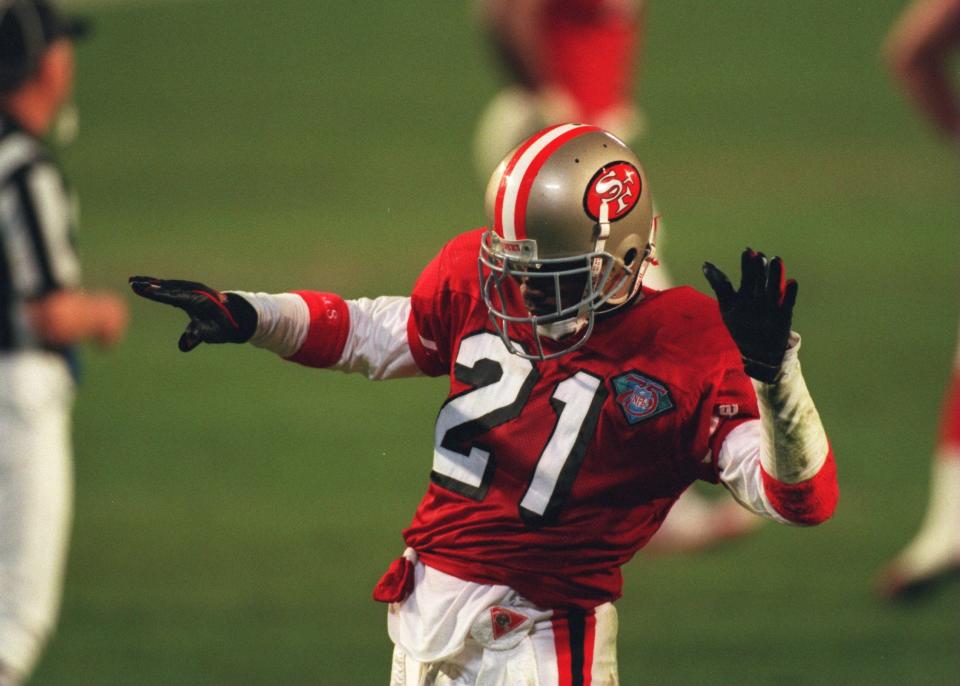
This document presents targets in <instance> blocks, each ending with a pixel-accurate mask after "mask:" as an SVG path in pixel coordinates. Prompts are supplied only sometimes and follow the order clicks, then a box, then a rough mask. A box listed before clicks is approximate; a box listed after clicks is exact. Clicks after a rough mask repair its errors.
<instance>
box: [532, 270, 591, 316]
mask: <svg viewBox="0 0 960 686" xmlns="http://www.w3.org/2000/svg"><path fill="white" fill-rule="evenodd" d="M582 264H583V263H582V262H577V263H576V264H574V265H549V266H548V265H544V267H543V268H541V269H540V270H539V271H538V272H537V274H538V276H536V277H523V276H521V277H520V295H521V297H522V298H523V304H524V305H525V306H526V307H527V309H528V310H529V311H530V314H532V315H534V316H536V317H541V316H545V315H550V314H555V313H556V312H558V311H560V310H562V309H563V308H564V307H569V306H570V305H571V304H574V303H578V302H580V299H581V298H582V297H583V292H584V289H585V288H586V285H587V273H586V272H579V273H576V274H568V275H565V276H562V277H560V279H559V281H560V287H559V292H560V306H558V305H557V299H556V293H557V289H555V288H554V283H555V282H554V279H552V278H550V277H548V276H546V275H547V274H551V273H553V272H556V271H563V270H564V269H571V268H576V267H577V266H582Z"/></svg>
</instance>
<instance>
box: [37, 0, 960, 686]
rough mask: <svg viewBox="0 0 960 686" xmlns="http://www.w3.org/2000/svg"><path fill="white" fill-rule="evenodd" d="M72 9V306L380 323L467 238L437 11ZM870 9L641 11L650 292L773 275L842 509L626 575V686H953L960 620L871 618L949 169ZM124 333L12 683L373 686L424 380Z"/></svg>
mask: <svg viewBox="0 0 960 686" xmlns="http://www.w3.org/2000/svg"><path fill="white" fill-rule="evenodd" d="M78 4H79V3H78ZM84 4H85V5H87V6H88V7H89V10H88V11H89V12H90V13H91V14H92V15H93V16H94V18H95V20H96V23H97V31H96V35H95V37H94V39H92V40H91V41H90V42H89V43H88V44H86V45H84V46H83V47H82V48H81V50H80V52H79V59H80V64H79V85H78V89H79V93H78V102H79V104H80V106H81V111H82V115H83V116H82V119H83V123H82V124H83V125H82V135H81V138H80V140H79V141H78V142H77V144H76V145H74V146H73V147H72V148H70V149H69V150H67V151H65V152H64V153H63V160H64V163H65V165H66V166H67V168H68V170H69V172H70V175H71V177H72V179H73V181H74V182H75V185H76V186H77V188H78V190H79V191H80V194H81V198H82V202H83V222H82V223H83V228H82V232H81V233H82V235H81V247H82V256H83V259H84V263H85V265H86V276H87V282H88V284H89V286H90V287H106V288H114V289H125V282H126V277H127V276H128V275H130V274H137V273H146V274H153V275H158V276H165V277H171V278H195V279H199V280H204V281H206V282H208V283H210V284H211V285H214V286H217V287H221V288H229V287H235V288H246V289H251V290H265V291H281V290H286V289H292V288H314V289H318V290H331V291H335V292H339V293H341V294H343V295H345V296H349V297H355V296H361V295H378V294H382V293H394V294H405V293H407V292H408V290H409V288H410V286H411V284H412V282H413V280H414V279H415V277H416V275H417V274H418V272H419V269H420V267H421V266H422V265H423V264H424V263H425V262H426V261H427V260H428V259H429V258H430V257H431V256H432V255H433V253H434V252H435V251H436V250H437V249H438V247H439V245H440V244H441V243H442V242H443V241H444V240H445V239H446V238H447V237H449V236H452V235H453V234H454V233H456V232H458V231H460V230H462V229H466V228H471V227H475V226H479V225H481V224H482V223H483V222H484V217H483V208H482V186H481V183H480V182H479V181H478V179H477V178H476V177H475V175H474V172H473V168H472V165H471V163H470V157H469V151H470V140H471V139H470V137H471V134H472V127H473V123H474V118H475V116H476V115H477V113H478V112H479V110H480V108H481V107H482V105H483V104H484V103H485V102H486V100H487V98H488V97H490V96H491V95H492V93H493V92H495V90H496V88H497V86H498V75H497V73H496V72H495V70H494V69H493V68H492V66H491V61H490V60H489V59H488V57H489V56H488V55H487V53H486V47H485V45H484V43H483V40H482V37H481V36H480V35H479V33H478V32H477V31H476V30H475V28H474V26H473V24H472V21H471V15H470V9H469V3H467V2H466V1H465V0H454V1H433V2H429V1H427V0H409V1H407V2H403V3H391V2H382V3H381V2H377V3H374V2H369V3H348V2H333V1H330V2H317V1H316V0H273V1H272V2H269V3H266V2H258V1H254V0H202V1H197V2H173V1H171V0H158V1H156V2H129V3H123V2H114V3H103V4H100V3H96V2H92V3H91V2H88V3H84ZM900 4H901V3H900V2H899V1H898V0H870V2H848V1H844V0H805V2H802V3H786V2H770V1H769V0H738V1H737V2H727V3H701V2H692V1H690V0H686V1H680V2H667V1H661V2H654V3H652V8H651V12H650V25H649V42H648V50H647V60H646V63H645V64H644V67H643V81H642V90H641V93H640V99H641V101H642V103H643V105H644V107H645V109H646V111H647V113H648V115H649V118H650V122H651V131H650V134H649V136H648V137H647V138H646V139H645V141H644V142H643V143H642V144H641V145H640V146H639V151H640V153H641V156H642V158H643V159H644V160H646V163H647V168H648V171H649V173H650V176H651V183H652V184H653V187H654V189H655V193H656V195H657V198H658V204H659V205H660V209H661V211H662V213H663V215H664V219H665V226H666V229H665V233H666V241H665V242H666V248H665V257H666V261H667V262H668V263H669V265H670V267H671V268H672V270H673V272H674V274H675V275H676V276H677V277H678V278H679V279H680V280H683V281H686V282H689V283H692V284H694V285H695V286H697V287H698V288H701V289H702V290H703V289H706V284H705V283H704V282H703V280H702V277H701V276H700V273H699V265H700V264H701V262H702V261H703V260H704V259H711V260H713V261H716V262H717V263H718V264H720V265H721V266H724V267H726V268H729V269H735V268H736V264H737V256H738V255H739V252H740V250H741V249H742V248H743V247H744V246H745V245H751V246H754V247H758V248H762V249H764V250H766V251H768V252H777V253H780V254H782V255H784V256H785V257H786V260H787V264H788V266H789V268H790V269H791V271H792V273H793V274H794V275H795V276H797V278H798V279H799V281H800V284H801V289H800V302H799V305H798V308H797V312H796V324H795V326H796V328H797V329H798V330H799V331H801V332H802V333H803V334H804V350H803V359H804V365H805V371H806V376H807V380H808V383H809V385H810V386H811V388H812V390H813V392H814V395H815V397H816V399H817V401H818V405H819V407H820V411H821V414H822V415H823V417H824V419H825V423H826V425H827V429H828V431H829V433H830V435H831V439H832V441H833V444H834V447H835V451H836V454H837V460H838V463H839V467H840V477H841V488H842V502H841V505H840V508H839V510H838V512H837V514H836V517H835V518H834V520H833V521H831V522H830V523H829V524H827V525H826V526H824V527H822V528H819V529H813V530H798V529H791V528H787V527H777V526H775V525H773V524H768V525H767V526H765V527H764V528H763V529H762V530H761V531H760V533H759V534H758V535H756V536H755V537H753V538H750V539H747V540H743V541H740V542H737V543H736V544H734V545H731V546H729V547H726V548H723V549H721V550H717V551H715V552H711V553H709V554H705V555H702V556H698V557H687V558H674V559H652V558H649V557H646V556H644V555H643V554H641V555H640V556H638V558H637V559H636V560H635V561H634V562H633V563H631V564H630V565H629V567H628V569H627V570H626V573H627V584H626V589H625V597H624V599H623V600H622V601H621V602H620V603H619V608H620V613H621V634H620V642H619V650H620V663H621V677H622V681H623V683H624V684H626V685H629V686H634V685H639V684H644V685H647V684H658V685H659V684H662V685H667V686H673V685H677V686H686V685H691V686H692V685H702V684H723V685H726V684H738V685H741V686H752V685H756V686H761V685H763V686H767V685H785V686H786V685H790V686H792V685H797V686H801V685H802V686H807V685H811V686H812V685H820V684H822V685H824V686H832V685H836V684H844V685H846V684H850V685H863V686H867V685H870V686H879V685H890V686H904V685H911V686H912V685H917V686H920V685H923V686H927V685H941V684H942V685H946V684H953V683H957V682H958V680H960V664H958V659H960V658H958V654H957V644H958V635H960V631H958V620H957V616H958V615H957V612H956V611H957V609H958V605H960V602H958V601H960V587H957V586H953V587H952V588H946V589H942V590H940V591H939V592H938V593H936V594H934V595H933V596H932V597H930V598H928V599H927V600H926V601H925V602H922V603H919V604H915V605H910V606H889V605H885V604H883V603H881V602H879V601H878V600H877V599H875V598H874V597H873V596H872V594H871V592H870V579H871V576H872V575H873V574H874V573H875V571H876V570H877V568H878V566H879V565H880V564H881V562H882V561H883V560H885V559H886V558H888V557H889V556H890V555H892V554H893V553H894V552H895V551H896V550H898V549H899V547H900V546H901V545H902V544H903V543H905V542H906V541H907V540H908V538H909V537H910V535H911V534H912V532H913V531H914V530H915V528H916V527H917V525H918V523H919V521H920V518H921V516H922V513H923V509H924V505H925V499H926V492H927V479H928V473H929V465H930V459H929V455H930V453H931V450H932V447H933V441H934V434H935V429H936V423H937V415H938V412H939V403H940V399H941V396H942V393H943V389H944V386H945V384H946V380H947V375H948V370H949V369H950V364H951V360H952V356H953V352H954V345H955V340H956V325H957V317H958V311H960V294H958V290H960V289H958V276H957V275H958V269H957V257H958V255H960V245H958V239H957V236H958V231H957V228H958V219H960V217H958V204H957V198H956V190H957V182H958V179H957V176H956V165H955V162H956V160H955V159H954V158H953V156H952V155H951V154H950V151H949V150H947V149H945V148H942V147H941V146H940V144H939V142H938V141H937V140H936V139H935V137H934V136H933V134H932V133H931V132H930V131H929V130H928V129H927V128H926V127H925V126H924V125H923V124H922V123H921V122H920V121H919V120H918V119H917V118H916V117H915V115H914V114H913V112H912V111H911V110H910V109H909V108H908V106H907V105H906V104H905V103H904V102H902V100H901V99H900V97H899V95H898V93H897V92H895V90H894V88H893V87H892V86H891V85H890V83H889V80H888V79H887V77H886V74H885V73H884V71H883V68H882V63H881V60H880V57H879V51H880V43H881V41H882V38H883V35H884V33H885V31H886V29H887V27H888V25H889V23H890V22H891V21H892V19H893V17H894V16H895V15H896V14H897V11H898V10H899V7H900ZM129 300H130V306H131V310H132V323H131V330H130V333H129V337H128V339H127V340H126V341H125V343H124V344H123V346H122V347H121V348H120V349H119V350H118V351H117V352H116V353H115V354H111V355H107V354H101V353H99V352H97V351H95V350H89V351H87V352H86V353H85V355H84V358H85V362H86V379H85V383H84V386H83V389H82V393H81V396H80V399H79V402H78V407H77V413H76V480H77V496H76V521H75V531H74V540H73V547H72V552H71V556H70V563H69V571H68V578H67V586H66V593H65V598H64V607H63V615H62V621H61V624H60V627H59V631H58V633H57V635H56V637H55V638H54V639H53V641H52V642H51V644H50V646H49V649H48V651H47V652H46V654H45V656H44V659H43V661H42V663H41V665H40V667H39V669H38V671H37V673H36V676H35V679H34V680H33V682H32V684H35V685H37V686H39V685H56V686H70V685H91V686H99V685H104V686H106V685H111V686H112V685H117V686H120V685H123V686H135V685H147V684H149V685H151V686H152V685H157V686H161V685H162V686H166V685H178V686H179V685H184V686H187V685H190V686H193V685H201V684H203V685H227V684H233V685H243V686H246V685H250V686H256V685H302V684H319V685H323V686H366V685H368V684H369V685H376V684H386V683H387V679H388V673H389V655H390V649H391V648H390V643H389V640H388V639H387V637H386V631H385V624H386V622H385V612H384V608H383V607H382V606H380V605H379V604H377V603H374V602H373V601H372V600H371V598H370V591H371V589H372V587H373V585H374V583H375V582H376V580H377V579H378V578H379V575H380V574H381V572H382V571H383V570H384V569H385V568H386V565H387V564H388V563H389V561H390V560H392V559H393V558H394V557H395V556H396V555H397V554H398V553H399V552H400V551H401V549H402V541H401V538H400V530H401V529H402V528H403V527H404V526H405V525H406V524H407V523H408V521H409V519H410V517H411V515H412V513H413V510H414V508H415V506H416V504H417V502H418V501H419V499H420V496H421V495H422V493H423V491H424V489H425V487H426V484H427V476H428V472H429V468H430V460H431V445H432V423H433V420H434V417H435V413H436V411H437V409H438V408H439V405H440V403H441V401H442V399H443V396H444V389H445V384H444V383H443V380H407V381H397V382H392V383H380V384H374V383H370V382H367V381H366V380H364V379H362V378H351V377H347V376H344V375H340V374H332V373H326V372H321V371H313V370H307V369H304V368H299V367H296V366H294V365H290V364H286V363H282V362H280V361H278V360H277V359H274V358H273V357H272V356H271V355H269V354H267V353H264V352H262V351H258V350H254V349H248V348H245V347H240V346H236V347H222V348H216V349H215V348H209V347H207V348H203V349H200V350H198V351H196V352H194V353H192V354H190V355H183V354H181V353H179V352H178V351H177V349H176V345H175V344H176V339H177V336H178V335H179V330H180V327H181V325H182V323H183V321H182V317H181V316H180V315H179V313H177V312H175V311H173V310H172V309H166V308H160V307H157V306H153V305H150V304H148V303H145V302H143V301H137V302H134V299H133V296H130V298H129Z"/></svg>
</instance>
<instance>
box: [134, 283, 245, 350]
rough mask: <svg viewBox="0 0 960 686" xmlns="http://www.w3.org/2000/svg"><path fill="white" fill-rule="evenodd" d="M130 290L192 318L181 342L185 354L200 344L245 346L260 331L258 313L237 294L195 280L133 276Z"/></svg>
mask: <svg viewBox="0 0 960 686" xmlns="http://www.w3.org/2000/svg"><path fill="white" fill-rule="evenodd" d="M130 288H132V289H133V292H134V293H136V294H137V295H141V296H143V297H144V298H147V299H148V300H155V301H156V302H158V303H165V304H167V305H173V306H174V307H179V308H180V309H181V310H183V311H184V312H186V313H187V314H188V315H190V323H189V324H187V328H186V330H185V331H184V332H183V334H182V335H181V336H180V342H179V346H180V350H182V351H183V352H185V353H186V352H190V351H191V350H193V349H194V348H196V347H197V346H198V345H200V343H245V342H246V341H248V340H250V337H251V336H252V335H253V334H254V332H255V331H256V330H257V312H256V310H254V309H253V305H251V304H250V303H249V302H247V301H246V300H244V299H243V298H241V297H240V296H239V295H237V294H235V293H221V292H220V291H217V290H214V289H213V288H210V287H209V286H204V285H203V284H202V283H197V282H195V281H175V280H174V281H166V280H164V279H155V278H153V277H151V276H131V277H130Z"/></svg>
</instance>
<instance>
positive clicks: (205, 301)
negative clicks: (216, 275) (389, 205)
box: [130, 276, 420, 379]
mask: <svg viewBox="0 0 960 686" xmlns="http://www.w3.org/2000/svg"><path fill="white" fill-rule="evenodd" d="M130 287H131V288H132V289H133V292H134V293H136V294H137V295H140V296H142V297H144V298H147V299H149V300H153V301H155V302H159V303H164V304H167V305H173V306H174V307H178V308H180V309H181V310H183V311H184V312H186V313H187V315H188V316H189V317H190V322H189V323H188V324H187V327H186V329H185V330H184V332H183V334H182V335H181V336H180V341H179V347H180V350H182V351H184V352H189V351H190V350H193V349H194V348H196V347H197V346H198V345H199V344H200V343H246V342H249V343H250V344H251V345H254V346H256V347H259V348H265V349H267V350H270V351H272V352H274V353H276V354H278V355H280V356H281V357H283V358H285V359H288V360H290V361H292V362H297V363H299V364H303V365H306V366H309V367H321V368H331V369H338V370H340V371H345V372H360V373H363V374H365V375H366V376H367V377H369V378H371V379H386V378H394V377H404V376H414V375H417V374H419V373H420V370H419V368H418V367H417V365H416V363H415V362H414V360H413V357H412V355H411V352H410V349H409V346H408V343H407V320H408V318H409V314H410V299H409V298H406V297H397V296H382V297H379V298H374V299H368V298H360V299H357V300H344V299H343V298H341V297H340V296H338V295H335V294H333V293H319V292H316V291H297V292H295V293H277V294H271V293H251V292H247V291H218V290H216V289H214V288H210V287H209V286H206V285H204V284H202V283H198V282H195V281H179V280H164V279H157V278H154V277H148V276H132V277H130Z"/></svg>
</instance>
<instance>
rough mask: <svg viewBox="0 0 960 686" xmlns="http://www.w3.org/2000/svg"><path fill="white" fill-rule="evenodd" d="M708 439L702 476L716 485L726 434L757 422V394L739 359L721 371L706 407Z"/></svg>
mask: <svg viewBox="0 0 960 686" xmlns="http://www.w3.org/2000/svg"><path fill="white" fill-rule="evenodd" d="M708 409H709V411H710V427H711V432H710V438H709V441H708V446H709V453H708V455H709V457H710V459H709V461H708V464H706V465H705V466H706V468H707V469H706V470H705V474H704V475H703V476H702V477H701V478H704V479H705V480H707V481H711V482H713V483H716V482H717V481H719V479H720V475H719V472H718V465H717V455H719V454H720V447H721V446H722V445H723V441H724V440H725V439H726V438H727V435H728V434H729V433H730V432H731V431H733V430H734V429H735V428H736V427H738V426H739V425H740V424H742V423H743V422H745V421H748V420H751V419H758V418H759V417H760V410H759V408H758V406H757V394H756V393H755V392H754V390H753V384H752V383H751V382H750V377H748V376H747V375H746V373H745V372H744V371H743V367H742V365H741V363H740V359H739V357H738V358H737V359H736V361H735V362H734V363H732V364H731V366H729V367H727V368H726V369H724V370H723V371H722V372H721V380H720V383H719V385H718V386H717V389H716V392H715V393H714V395H713V396H712V398H711V400H710V404H709V408H708Z"/></svg>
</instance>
